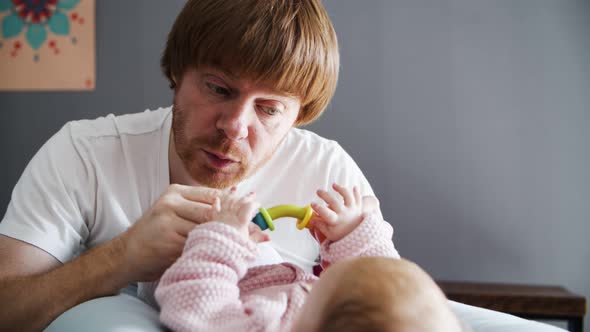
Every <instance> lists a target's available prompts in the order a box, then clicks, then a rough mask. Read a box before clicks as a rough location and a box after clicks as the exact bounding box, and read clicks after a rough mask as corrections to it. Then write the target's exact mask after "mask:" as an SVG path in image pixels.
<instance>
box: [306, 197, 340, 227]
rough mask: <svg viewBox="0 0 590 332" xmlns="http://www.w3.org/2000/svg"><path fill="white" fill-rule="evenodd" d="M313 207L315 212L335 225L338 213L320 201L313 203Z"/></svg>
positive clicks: (325, 220)
mask: <svg viewBox="0 0 590 332" xmlns="http://www.w3.org/2000/svg"><path fill="white" fill-rule="evenodd" d="M311 208H312V209H313V210H314V211H315V213H316V214H317V215H318V216H319V217H320V218H321V219H323V221H324V222H326V223H327V224H329V225H333V224H335V223H336V221H337V220H338V214H337V213H336V212H334V211H332V210H331V209H329V208H327V207H326V206H324V205H319V204H318V203H315V202H314V203H311Z"/></svg>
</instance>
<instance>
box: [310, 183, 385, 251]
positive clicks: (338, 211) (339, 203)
mask: <svg viewBox="0 0 590 332" xmlns="http://www.w3.org/2000/svg"><path fill="white" fill-rule="evenodd" d="M332 188H334V190H335V191H336V192H337V193H338V194H339V195H340V196H341V197H342V199H340V198H339V197H338V195H337V194H335V193H332V192H327V191H324V190H321V189H320V190H318V191H317V195H318V196H319V197H320V198H321V199H322V200H323V201H324V202H325V203H326V204H327V206H326V205H320V204H318V203H315V202H314V203H311V207H312V208H313V210H314V211H315V212H316V214H317V217H314V218H313V219H312V220H311V221H310V222H311V224H312V226H313V227H317V229H318V230H319V231H320V232H322V233H323V234H324V235H325V236H326V238H327V239H328V240H330V241H338V240H340V239H342V238H343V237H345V236H346V235H348V234H349V233H350V232H352V231H353V230H354V229H355V228H356V227H357V226H358V225H359V224H360V223H361V221H362V220H363V219H364V218H365V217H366V216H367V215H369V214H371V213H375V212H376V211H378V209H379V201H378V200H377V198H376V197H373V196H364V197H361V194H360V192H359V190H358V188H357V187H356V186H355V187H353V188H352V190H350V189H348V188H345V187H342V186H340V185H338V184H333V185H332Z"/></svg>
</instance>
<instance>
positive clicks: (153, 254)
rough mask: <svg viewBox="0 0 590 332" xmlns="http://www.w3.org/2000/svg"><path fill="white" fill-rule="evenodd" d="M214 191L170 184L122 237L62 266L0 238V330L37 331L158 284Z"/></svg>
mask: <svg viewBox="0 0 590 332" xmlns="http://www.w3.org/2000/svg"><path fill="white" fill-rule="evenodd" d="M218 194H219V191H217V190H215V189H208V188H198V187H190V186H182V185H171V186H170V187H169V188H168V190H167V191H166V192H165V193H164V194H163V195H162V196H161V197H160V198H159V199H158V201H157V202H156V203H155V204H154V205H153V206H152V207H151V208H150V210H148V211H147V212H146V213H145V214H144V215H143V216H142V217H141V218H140V219H139V220H138V221H137V222H136V223H135V224H133V226H132V227H130V228H129V229H128V230H127V231H125V232H124V233H123V234H121V235H119V236H118V237H116V238H114V239H113V240H111V241H109V242H106V243H104V244H102V245H100V246H97V247H95V248H93V249H91V250H90V251H88V252H86V253H84V254H83V255H81V256H79V257H78V258H76V259H73V260H72V261H70V262H67V263H65V264H63V265H61V263H60V262H59V261H58V260H56V259H55V258H54V257H53V256H51V255H49V254H47V253H46V252H44V251H43V250H41V249H38V248H37V247H35V246H33V245H30V244H27V243H25V242H21V241H18V240H14V239H12V238H10V237H6V236H2V235H0V303H3V304H6V303H9V304H10V305H5V306H4V307H3V308H2V310H0V323H1V324H0V325H1V326H2V328H4V327H6V328H7V330H9V331H15V330H18V331H36V330H40V329H43V328H44V327H46V326H47V325H48V324H49V323H50V322H51V321H52V320H53V319H55V318H56V317H57V316H59V315H60V314H61V313H63V312H64V311H66V310H67V309H69V308H71V307H73V306H75V305H77V304H79V303H82V302H84V301H87V300H90V299H93V298H96V297H100V296H105V295H112V294H115V293H116V292H117V291H118V290H119V289H121V288H123V287H125V286H126V285H127V284H128V283H130V282H134V281H152V280H155V279H157V278H158V277H159V276H160V275H161V274H162V273H163V272H164V270H165V269H166V268H168V267H169V266H170V265H171V264H172V263H173V262H174V261H175V260H176V259H177V258H178V256H180V254H181V253H182V249H183V247H184V242H185V240H186V237H187V236H188V233H189V232H190V231H191V230H192V229H193V228H194V226H195V225H196V224H199V223H202V222H205V221H207V220H209V219H210V218H209V213H210V207H211V205H210V204H211V203H212V201H213V200H214V198H215V197H216V196H217V195H218Z"/></svg>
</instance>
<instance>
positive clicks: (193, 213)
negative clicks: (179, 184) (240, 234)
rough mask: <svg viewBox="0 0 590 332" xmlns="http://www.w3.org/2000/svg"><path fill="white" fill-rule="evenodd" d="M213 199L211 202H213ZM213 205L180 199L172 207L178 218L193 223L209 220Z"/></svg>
mask: <svg viewBox="0 0 590 332" xmlns="http://www.w3.org/2000/svg"><path fill="white" fill-rule="evenodd" d="M215 202H216V201H215V199H214V200H213V202H212V204H215ZM212 209H214V207H213V206H212V205H210V204H205V203H199V202H194V201H190V200H182V201H181V202H180V203H179V204H178V205H176V206H175V207H174V212H176V215H177V216H179V217H180V218H183V219H186V220H189V221H192V222H193V223H197V224H202V223H204V222H207V221H210V220H209V218H210V216H211V212H212Z"/></svg>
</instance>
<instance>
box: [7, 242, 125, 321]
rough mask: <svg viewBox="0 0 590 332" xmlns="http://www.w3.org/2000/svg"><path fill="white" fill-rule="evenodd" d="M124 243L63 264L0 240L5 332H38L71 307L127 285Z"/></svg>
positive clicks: (32, 249) (35, 250) (22, 244)
mask: <svg viewBox="0 0 590 332" xmlns="http://www.w3.org/2000/svg"><path fill="white" fill-rule="evenodd" d="M122 251H123V246H122V243H121V239H120V238H116V239H114V240H113V241H110V242H108V243H106V244H104V245H101V246H99V247H96V248H94V249H92V250H90V251H89V252H88V253H86V254H84V255H82V256H80V257H78V258H76V259H74V260H72V261H70V262H68V263H66V264H62V263H60V262H59V261H58V260H57V259H55V258H54V257H53V256H51V255H49V254H48V253H46V252H45V251H43V250H41V249H39V248H37V247H35V246H32V245H30V244H27V243H25V242H21V241H19V240H15V239H12V238H10V237H7V236H3V235H0V252H2V254H1V255H0V266H2V269H0V303H3V304H4V305H3V306H2V310H0V322H2V324H0V325H1V326H2V331H4V330H6V331H17V330H18V331H39V330H42V329H43V328H45V327H46V326H47V325H49V323H51V321H53V320H54V319H55V318H56V317H57V316H59V315H60V314H61V313H63V312H64V311H66V310H68V309H69V308H71V307H73V306H75V305H77V304H79V303H81V302H84V301H87V300H90V299H93V298H96V297H99V296H106V295H112V294H115V293H116V292H117V291H118V290H119V289H121V288H123V287H124V286H126V285H127V283H128V281H129V280H128V279H129V278H128V276H127V275H126V274H125V268H124V266H123V264H124V263H123V257H124V255H123V254H122Z"/></svg>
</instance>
